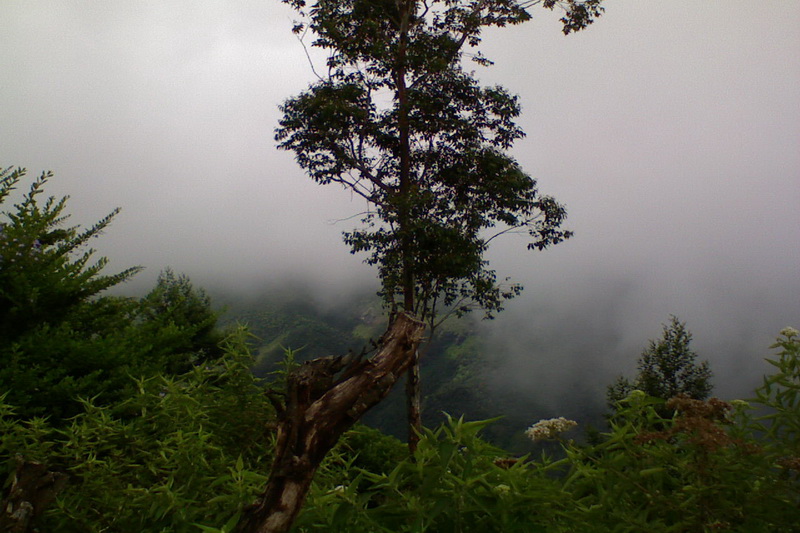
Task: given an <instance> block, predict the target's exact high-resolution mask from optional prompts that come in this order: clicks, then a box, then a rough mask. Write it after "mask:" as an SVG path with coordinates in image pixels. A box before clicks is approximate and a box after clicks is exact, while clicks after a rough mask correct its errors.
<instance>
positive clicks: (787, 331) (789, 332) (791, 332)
mask: <svg viewBox="0 0 800 533" xmlns="http://www.w3.org/2000/svg"><path fill="white" fill-rule="evenodd" d="M781 335H783V336H784V337H789V338H792V337H797V336H798V335H800V331H797V330H796V329H795V328H789V327H786V328H783V329H782V330H781Z"/></svg>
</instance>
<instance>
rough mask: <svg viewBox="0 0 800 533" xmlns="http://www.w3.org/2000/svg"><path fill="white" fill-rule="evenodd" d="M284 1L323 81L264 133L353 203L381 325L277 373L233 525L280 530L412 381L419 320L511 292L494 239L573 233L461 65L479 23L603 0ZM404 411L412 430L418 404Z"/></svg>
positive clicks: (546, 238)
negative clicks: (249, 483) (364, 340)
mask: <svg viewBox="0 0 800 533" xmlns="http://www.w3.org/2000/svg"><path fill="white" fill-rule="evenodd" d="M282 1H283V2H284V3H286V4H289V5H290V6H292V7H293V8H295V10H296V11H297V12H298V13H299V14H300V16H301V17H302V18H303V19H304V20H303V21H302V22H300V23H297V24H296V25H295V27H294V31H295V32H296V33H303V32H305V31H307V30H309V31H311V32H312V33H313V34H315V35H316V40H315V41H314V43H313V45H314V46H317V47H319V48H322V49H324V50H327V51H328V53H329V56H328V61H327V67H328V73H327V76H326V77H325V78H320V80H319V82H317V83H315V84H312V85H311V86H310V87H309V89H308V90H307V91H305V92H303V93H301V94H300V95H298V96H296V97H294V98H292V99H289V100H288V101H286V102H285V103H284V105H283V106H282V108H281V109H282V111H283V113H284V116H283V118H282V119H281V121H280V127H279V128H278V130H277V132H276V140H277V141H278V142H279V146H280V147H281V148H283V149H286V150H291V151H293V152H294V153H295V155H296V158H297V161H298V163H299V164H300V166H301V167H303V168H304V169H305V170H306V171H307V172H308V174H309V175H310V176H311V178H312V179H314V180H315V181H317V182H318V183H321V184H329V183H338V184H340V185H342V186H344V187H345V188H347V189H349V190H350V191H351V192H352V193H353V194H356V195H359V196H361V197H362V198H363V199H364V200H366V202H367V212H366V213H365V215H364V217H363V219H362V223H363V226H362V227H361V228H358V229H356V230H354V231H352V232H349V233H346V234H345V241H346V242H347V243H348V244H349V245H350V246H351V250H352V251H353V252H354V253H355V252H367V253H368V254H369V255H368V258H367V262H368V263H370V264H374V265H377V266H378V271H379V274H380V278H381V281H382V290H381V294H382V296H383V298H384V300H385V302H386V304H387V306H388V307H389V309H390V320H389V328H388V330H387V333H386V334H385V336H384V339H383V341H382V342H381V343H380V344H379V351H378V354H377V355H376V356H375V357H373V358H372V359H368V360H366V361H345V360H344V359H342V358H328V359H318V360H315V361H311V362H309V363H307V364H306V365H305V366H303V367H301V369H300V370H298V371H297V372H294V373H292V374H290V375H289V376H288V378H287V393H286V396H285V397H284V400H283V401H280V400H278V399H276V408H277V410H278V414H279V424H278V435H277V444H276V454H275V459H274V461H273V467H272V471H271V473H270V478H269V480H268V482H267V486H266V488H265V491H264V493H263V494H262V496H261V498H260V499H259V500H258V501H257V502H256V504H254V505H253V506H252V507H251V508H250V509H248V510H247V512H246V513H245V514H244V516H243V519H242V521H241V523H240V524H239V526H238V530H239V531H243V532H260V533H265V532H274V533H277V532H284V531H288V530H289V528H290V527H291V524H292V522H293V520H294V517H295V516H296V515H297V513H298V512H299V509H300V506H301V505H302V503H303V501H304V500H305V495H306V493H307V491H308V487H309V486H310V483H311V479H312V477H313V474H314V472H315V471H316V469H317V468H318V466H319V464H320V462H321V461H322V458H323V457H324V456H325V454H326V453H327V451H328V450H330V448H331V447H332V446H333V444H335V442H336V440H337V439H338V436H339V435H341V433H342V431H344V430H345V429H346V428H348V427H349V426H350V425H352V424H353V423H354V422H355V421H357V420H358V419H359V418H360V417H361V416H362V415H363V414H364V413H365V412H366V410H367V409H369V408H370V407H372V406H373V405H375V404H376V403H377V402H378V401H380V400H381V399H382V398H383V397H384V396H385V395H386V394H387V393H388V391H389V389H390V388H391V387H392V386H393V385H394V383H395V381H396V379H397V375H398V373H399V372H403V371H406V370H407V369H408V368H409V367H411V368H412V372H415V369H416V368H417V366H418V352H417V348H418V345H419V339H420V336H421V330H422V329H424V324H425V323H427V324H428V326H430V328H431V329H433V328H434V327H435V325H436V323H437V319H441V317H440V314H441V311H440V310H441V309H442V308H445V309H446V313H445V314H448V313H450V312H452V313H455V314H463V313H466V312H468V311H469V310H471V309H473V308H481V309H484V310H485V312H486V313H487V314H488V315H489V316H491V315H492V314H493V313H494V312H497V311H499V310H500V309H501V307H502V302H503V300H504V299H506V298H509V297H512V296H514V295H516V294H517V293H518V292H519V290H520V288H519V287H518V286H515V285H512V286H507V287H504V286H503V285H502V284H501V283H498V281H497V277H496V275H495V273H494V271H492V270H490V269H489V268H488V263H487V262H486V260H485V259H484V252H485V251H486V249H487V247H488V244H489V241H490V240H491V239H492V238H493V237H494V236H496V235H498V234H500V233H504V232H508V231H518V230H519V231H527V232H528V233H529V235H530V237H531V241H530V243H529V244H528V247H529V248H534V249H543V248H546V247H547V246H549V245H551V244H556V243H558V242H560V241H562V240H564V239H566V238H568V237H569V236H570V235H571V233H570V232H568V231H565V230H563V229H561V224H562V222H563V221H564V218H565V216H566V213H565V210H564V208H563V206H561V205H560V204H559V203H558V202H556V201H555V200H554V199H553V198H551V197H549V196H543V195H540V194H539V191H538V189H537V187H536V182H535V180H533V179H532V178H531V177H530V176H528V175H527V174H525V173H524V172H523V171H522V169H521V168H520V167H519V165H518V164H517V162H516V161H515V160H514V159H513V158H512V157H510V156H509V155H508V154H507V153H506V150H508V149H509V148H510V147H511V145H512V144H513V142H514V141H515V140H517V139H519V138H520V137H522V135H523V133H522V131H521V130H520V129H519V128H518V127H517V126H516V125H515V124H514V119H515V118H516V117H517V116H518V115H519V113H520V107H519V103H518V102H517V98H516V97H514V96H512V95H511V94H509V93H508V92H507V91H506V90H504V89H503V88H501V87H488V88H487V87H481V86H480V84H479V83H478V81H477V79H476V78H475V77H474V76H473V75H472V74H471V73H470V72H468V71H467V70H465V69H464V68H463V65H462V63H461V60H462V56H463V53H464V49H465V47H475V46H477V45H478V44H479V43H480V40H481V32H482V31H483V30H484V29H485V28H488V27H492V26H496V27H502V26H506V25H508V24H519V23H522V22H525V21H526V20H529V19H530V18H531V16H530V13H529V12H528V11H527V9H528V8H529V7H531V6H533V5H537V4H540V5H542V6H544V7H546V8H549V9H553V8H555V7H556V6H557V5H559V6H562V7H564V8H565V15H564V17H563V19H562V20H563V22H564V33H571V32H573V31H577V30H580V29H583V28H585V27H586V26H587V25H588V24H590V23H591V22H592V21H593V19H594V17H597V16H599V15H600V13H601V12H602V8H601V7H600V2H601V0H586V1H583V2H579V1H577V0H565V1H563V2H557V1H556V0H539V1H528V2H520V1H517V0H378V1H375V0H318V1H316V2H311V3H309V5H308V6H307V3H306V1H305V0H282ZM473 58H474V59H475V61H477V62H478V63H479V64H484V65H488V64H490V62H489V61H488V60H487V59H486V58H484V57H483V56H482V55H481V54H480V53H476V54H474V55H473ZM492 229H495V230H496V233H495V235H494V236H493V235H488V234H487V230H492ZM413 317H416V319H415V318H413ZM420 319H421V320H420ZM417 371H418V370H417ZM412 375H416V374H412ZM410 381H411V382H412V383H411V390H410V391H409V392H410V394H416V391H415V380H414V379H413V378H412V379H411V380H410ZM417 397H418V394H417ZM412 403H413V402H412ZM412 407H413V408H414V409H415V410H416V413H411V416H410V417H409V418H410V419H411V422H412V424H414V425H418V424H419V417H418V412H419V411H418V409H419V405H418V403H416V404H414V405H412ZM411 437H412V439H413V438H415V437H416V434H415V433H414V432H413V431H412V432H411ZM413 442H414V441H413V440H412V441H411V444H412V446H413Z"/></svg>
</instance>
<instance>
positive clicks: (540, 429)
mask: <svg viewBox="0 0 800 533" xmlns="http://www.w3.org/2000/svg"><path fill="white" fill-rule="evenodd" d="M577 425H578V423H577V422H575V421H574V420H567V419H566V418H564V417H562V416H560V417H558V418H550V419H548V420H539V421H538V422H536V423H535V424H534V425H532V426H531V427H529V428H528V429H527V431H525V436H526V437H528V438H529V439H531V440H532V441H534V442H536V441H540V440H552V439H556V438H558V436H559V435H561V434H562V433H564V432H565V431H569V430H570V429H572V428H574V427H575V426H577Z"/></svg>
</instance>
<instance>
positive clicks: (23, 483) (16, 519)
mask: <svg viewBox="0 0 800 533" xmlns="http://www.w3.org/2000/svg"><path fill="white" fill-rule="evenodd" d="M16 460H17V469H16V471H15V472H14V474H13V476H12V478H11V485H10V486H9V487H8V491H7V493H6V494H5V495H4V498H3V500H2V503H0V505H2V507H0V531H7V532H9V533H27V532H29V531H33V529H32V528H33V525H34V524H33V523H34V521H35V519H36V518H37V517H39V516H41V515H42V513H44V511H45V509H47V507H48V506H49V505H50V504H51V503H52V502H53V500H54V499H55V498H56V496H57V495H58V493H59V492H61V490H62V489H63V488H64V486H65V485H66V483H67V475H66V474H62V473H60V472H52V471H50V470H48V469H47V467H46V466H45V465H43V464H41V463H35V462H32V461H26V460H25V459H24V458H23V457H22V456H21V455H18V456H17V457H16Z"/></svg>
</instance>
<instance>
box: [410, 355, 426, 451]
mask: <svg viewBox="0 0 800 533" xmlns="http://www.w3.org/2000/svg"><path fill="white" fill-rule="evenodd" d="M420 397H421V394H420V383H419V350H416V351H415V352H414V358H413V360H412V361H411V364H410V365H409V367H408V372H406V412H407V415H408V451H409V453H410V454H412V455H413V454H414V452H415V451H417V443H419V435H420V433H422V405H421V400H420Z"/></svg>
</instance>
